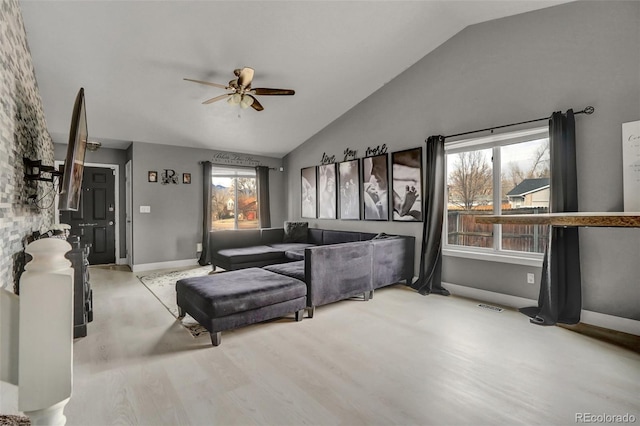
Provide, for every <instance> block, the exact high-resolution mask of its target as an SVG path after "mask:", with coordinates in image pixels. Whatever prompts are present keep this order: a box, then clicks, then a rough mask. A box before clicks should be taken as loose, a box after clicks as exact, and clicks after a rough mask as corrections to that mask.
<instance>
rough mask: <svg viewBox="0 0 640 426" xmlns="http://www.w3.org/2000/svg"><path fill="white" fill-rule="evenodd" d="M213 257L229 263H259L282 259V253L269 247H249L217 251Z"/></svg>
mask: <svg viewBox="0 0 640 426" xmlns="http://www.w3.org/2000/svg"><path fill="white" fill-rule="evenodd" d="M213 256H214V257H221V258H224V259H226V260H227V261H228V262H229V263H247V262H260V261H263V260H277V259H280V258H282V257H284V251H283V250H278V249H275V248H273V247H269V246H251V247H239V248H230V249H223V250H219V251H218V252H215V253H213Z"/></svg>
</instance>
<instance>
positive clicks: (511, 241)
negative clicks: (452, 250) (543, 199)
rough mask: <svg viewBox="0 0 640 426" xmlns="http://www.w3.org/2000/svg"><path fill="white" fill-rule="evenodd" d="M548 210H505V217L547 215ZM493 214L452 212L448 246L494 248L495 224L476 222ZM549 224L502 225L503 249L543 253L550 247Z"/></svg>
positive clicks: (449, 212) (449, 219)
mask: <svg viewBox="0 0 640 426" xmlns="http://www.w3.org/2000/svg"><path fill="white" fill-rule="evenodd" d="M547 212H548V209H547V208H546V207H545V208H521V209H510V210H503V211H502V214H503V215H507V214H536V213H547ZM491 214H493V213H492V212H490V211H474V210H449V211H448V212H447V215H448V218H447V219H448V220H447V223H448V229H447V239H448V243H449V244H453V245H461V246H472V247H488V248H492V247H493V225H490V224H482V223H476V222H475V219H474V216H478V215H491ZM548 239H549V236H548V226H547V225H517V224H508V225H502V249H503V250H514V251H523V252H529V253H544V249H545V247H546V246H547V241H548Z"/></svg>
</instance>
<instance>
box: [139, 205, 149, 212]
mask: <svg viewBox="0 0 640 426" xmlns="http://www.w3.org/2000/svg"><path fill="white" fill-rule="evenodd" d="M140 213H151V206H140Z"/></svg>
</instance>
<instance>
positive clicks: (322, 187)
mask: <svg viewBox="0 0 640 426" xmlns="http://www.w3.org/2000/svg"><path fill="white" fill-rule="evenodd" d="M336 182H337V180H336V165H335V164H323V165H321V166H318V218H320V219H335V218H336V217H337V216H336V215H337V209H336V203H337V200H336V197H337V192H338V191H337V184H336Z"/></svg>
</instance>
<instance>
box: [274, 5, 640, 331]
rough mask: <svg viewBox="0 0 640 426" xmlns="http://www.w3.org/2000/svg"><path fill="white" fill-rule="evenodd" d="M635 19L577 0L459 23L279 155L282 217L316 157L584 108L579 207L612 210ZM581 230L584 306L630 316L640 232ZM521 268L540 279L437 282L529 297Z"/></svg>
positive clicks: (322, 223) (378, 227) (293, 215)
mask: <svg viewBox="0 0 640 426" xmlns="http://www.w3.org/2000/svg"><path fill="white" fill-rule="evenodd" d="M639 22H640V3H638V2H620V1H588V2H586V1H580V2H572V3H567V4H563V5H559V6H556V7H552V8H547V9H542V10H538V11H533V12H529V13H525V14H521V15H516V16H512V17H507V18H503V19H499V20H494V21H490V22H485V23H481V24H477V25H474V26H471V27H467V28H466V29H464V30H463V31H461V32H460V33H458V34H457V35H455V36H454V37H452V38H451V39H449V40H448V41H447V42H445V43H444V44H443V45H442V46H440V47H439V48H438V49H436V50H435V51H433V52H432V53H430V54H428V55H427V56H425V57H424V58H423V59H421V60H420V61H419V62H418V63H416V64H415V65H413V66H412V67H410V68H409V69H407V70H406V71H405V72H404V73H402V74H401V75H399V76H398V77H396V78H395V79H394V80H392V81H390V82H389V83H388V84H386V85H385V86H384V87H382V88H381V89H380V90H378V91H377V92H376V93H374V94H373V95H371V96H370V97H368V98H367V99H365V100H363V101H362V102H361V103H360V104H359V105H357V106H356V107H354V108H353V109H352V110H350V111H349V112H347V113H346V114H344V115H343V116H342V117H340V118H338V119H337V120H336V121H334V122H333V123H331V124H330V125H329V126H327V127H326V128H325V129H323V130H322V131H320V132H319V133H318V134H316V135H315V136H314V137H312V138H311V139H309V140H308V141H306V142H305V143H304V144H303V145H302V146H300V147H299V148H297V149H296V150H294V151H292V152H291V153H290V154H289V155H287V156H286V157H285V168H286V170H287V192H288V197H287V200H288V203H287V205H288V218H289V220H299V219H300V216H301V214H300V169H301V168H303V167H308V166H314V165H318V164H319V163H320V160H321V158H322V154H323V153H327V154H328V155H335V156H336V158H338V159H340V158H342V153H343V151H344V149H345V148H347V147H349V148H351V149H357V150H358V157H360V158H361V157H363V156H364V151H365V149H366V148H367V147H375V146H377V145H381V144H387V146H388V147H389V152H392V151H399V150H402V149H407V148H413V147H418V146H424V140H425V139H426V138H427V137H428V136H430V135H437V134H442V135H447V134H453V133H458V132H464V131H469V130H474V129H482V128H487V127H490V126H498V125H502V124H507V123H512V122H520V121H525V120H530V119H533V118H538V117H541V116H545V115H550V114H551V113H552V112H553V111H559V110H563V111H564V110H567V109H569V108H576V109H577V110H579V109H581V108H584V107H586V106H588V105H592V106H594V107H595V110H596V112H595V114H594V115H592V116H584V115H580V116H577V117H576V133H577V145H578V146H577V151H578V154H577V165H578V186H579V194H578V196H579V202H580V210H582V211H620V210H622V208H623V202H622V170H621V167H622V142H621V124H622V123H624V122H628V121H634V120H638V119H640V49H638V46H640V25H638V23H639ZM417 42H419V41H417ZM538 125H539V123H538ZM514 129H515V128H514ZM423 151H424V150H423ZM305 220H307V219H305ZM309 222H310V225H312V226H316V227H322V228H332V229H353V230H358V231H368V232H381V231H382V232H387V233H398V234H406V235H413V236H415V237H416V245H417V247H416V250H417V252H419V248H420V241H421V238H422V224H416V223H398V222H366V221H341V220H320V219H316V220H313V219H311V220H309ZM580 237H581V257H582V279H583V309H586V310H590V311H594V312H599V313H604V314H609V315H614V316H619V317H624V318H629V319H634V320H640V309H639V308H638V300H640V293H639V291H640V290H639V287H638V286H639V284H640V279H639V278H638V277H640V262H638V253H640V229H625V230H621V229H582V230H581V231H580ZM418 265H419V259H416V268H417V267H418ZM527 272H534V273H535V274H536V278H537V279H538V282H539V276H540V268H532V267H530V266H520V265H509V264H504V263H499V262H487V261H478V260H471V259H464V258H455V257H449V256H445V258H444V262H443V280H444V281H446V282H451V283H455V284H459V285H463V286H468V287H474V288H479V289H483V290H489V291H493V292H499V293H503V294H508V295H513V296H518V297H522V298H527V299H537V291H538V286H531V285H527V284H526V280H525V277H526V273H527ZM416 274H417V270H416Z"/></svg>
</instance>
